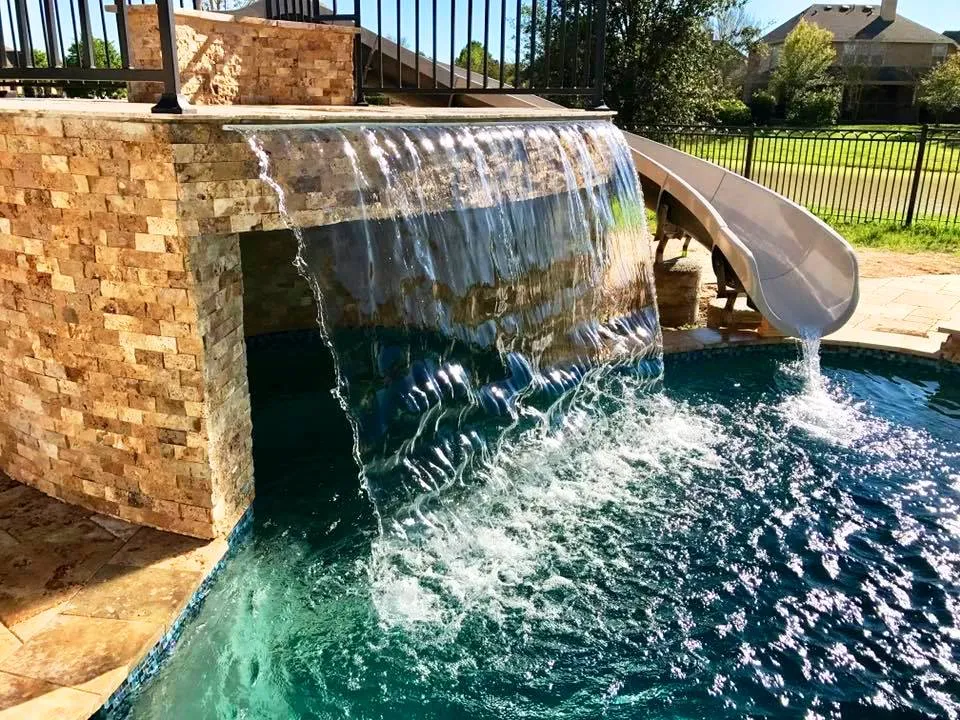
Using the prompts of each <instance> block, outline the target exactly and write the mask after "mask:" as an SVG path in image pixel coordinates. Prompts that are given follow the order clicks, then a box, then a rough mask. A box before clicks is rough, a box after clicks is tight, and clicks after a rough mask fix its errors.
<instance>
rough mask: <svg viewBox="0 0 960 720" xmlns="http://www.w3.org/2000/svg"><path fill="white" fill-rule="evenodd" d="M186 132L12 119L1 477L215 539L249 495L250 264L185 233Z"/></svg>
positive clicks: (2, 236)
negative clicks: (245, 331)
mask: <svg viewBox="0 0 960 720" xmlns="http://www.w3.org/2000/svg"><path fill="white" fill-rule="evenodd" d="M173 130H174V126H173V125H170V124H165V123H154V122H120V121H113V120H104V119H100V118H95V119H89V118H84V117H82V116H56V115H47V114H39V115H28V114H25V113H18V114H11V113H3V114H0V411H2V419H0V467H2V469H3V470H4V471H5V472H7V473H8V474H9V475H11V476H12V477H14V478H16V479H17V480H20V481H22V482H25V483H27V484H29V485H32V486H34V487H37V488H39V489H40V490H42V491H44V492H46V493H48V494H50V495H53V496H55V497H58V498H61V499H63V500H66V501H68V502H73V503H77V504H80V505H83V506H86V507H89V508H92V509H94V510H97V511H99V512H102V513H105V514H108V515H113V516H116V517H121V518H123V519H126V520H130V521H133V522H137V523H144V524H147V525H153V526H156V527H160V528H164V529H167V530H172V531H175V532H181V533H185V534H189V535H195V536H199V537H212V536H215V535H221V534H223V533H225V532H226V531H228V530H229V529H230V527H232V526H233V524H234V523H235V521H236V520H237V518H238V517H239V514H240V513H241V512H242V511H243V509H245V508H246V507H247V506H248V505H249V502H250V500H251V498H252V494H253V485H252V463H251V454H250V432H249V430H250V420H249V408H248V404H249V398H248V395H247V391H246V372H245V357H244V354H243V337H242V322H243V320H242V307H241V302H242V300H241V297H242V282H241V273H240V255H239V246H238V243H237V237H236V236H235V235H227V236H223V237H218V238H205V237H201V236H199V235H197V234H193V235H189V234H187V232H186V231H185V228H184V223H183V221H182V219H181V218H182V217H184V215H189V214H190V213H189V208H188V207H186V206H185V204H184V203H183V202H182V200H181V198H180V195H181V191H180V185H179V175H180V168H179V166H178V165H177V163H176V162H175V156H176V152H175V145H174V144H173V140H174V135H175V133H174V132H173Z"/></svg>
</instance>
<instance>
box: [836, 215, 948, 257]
mask: <svg viewBox="0 0 960 720" xmlns="http://www.w3.org/2000/svg"><path fill="white" fill-rule="evenodd" d="M833 227H834V228H835V229H836V230H837V232H839V233H840V234H841V235H843V236H844V237H845V238H846V239H847V240H848V241H849V242H850V244H851V245H853V246H855V247H865V248H878V249H883V250H894V251H897V252H908V253H914V252H941V253H951V254H955V255H960V226H954V227H943V226H937V225H924V224H917V225H913V226H911V227H908V228H905V227H903V225H901V224H899V223H887V224H885V223H862V224H856V225H851V224H836V225H834V226H833Z"/></svg>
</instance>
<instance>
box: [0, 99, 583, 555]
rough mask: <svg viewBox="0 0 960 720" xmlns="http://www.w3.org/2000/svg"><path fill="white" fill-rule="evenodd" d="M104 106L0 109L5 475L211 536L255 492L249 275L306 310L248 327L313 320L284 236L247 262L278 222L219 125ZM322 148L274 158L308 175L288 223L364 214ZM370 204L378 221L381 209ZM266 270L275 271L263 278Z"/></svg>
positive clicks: (225, 527) (259, 293)
mask: <svg viewBox="0 0 960 720" xmlns="http://www.w3.org/2000/svg"><path fill="white" fill-rule="evenodd" d="M65 107H68V106H65ZM97 107H98V108H100V109H101V111H100V113H99V114H96V113H94V114H91V113H89V112H84V110H83V108H74V109H64V110H63V111H60V110H58V109H57V108H53V109H47V110H35V109H23V107H14V108H10V109H4V108H0V470H2V471H4V472H6V473H8V474H9V475H10V476H11V477H13V478H15V479H17V480H19V481H21V482H24V483H27V484H29V485H32V486H34V487H36V488H38V489H40V490H42V491H43V492H46V493H48V494H50V495H53V496H55V497H58V498H61V499H63V500H65V501H67V502H72V503H76V504H79V505H82V506H85V507H88V508H91V509H94V510H96V511H98V512H101V513H104V514H107V515H112V516H116V517H120V518H123V519H126V520H129V521H132V522H137V523H143V524H147V525H152V526H155V527H158V528H162V529H165V530H170V531H174V532H180V533H184V534H188V535H194V536H197V537H213V536H219V535H223V534H225V533H226V532H228V531H229V529H230V528H231V527H232V526H233V525H234V524H235V522H236V521H237V519H238V518H239V517H240V515H241V514H242V512H243V511H244V510H245V509H246V508H247V507H248V506H249V504H250V502H251V500H252V498H253V466H252V454H251V425H250V409H249V393H248V388H247V376H246V357H245V349H244V343H243V336H244V330H245V326H244V309H243V307H244V275H245V274H246V275H247V276H250V277H252V278H254V279H252V280H251V286H252V287H255V288H258V289H257V290H256V292H255V295H254V298H259V299H261V300H263V302H265V303H268V304H269V303H282V302H283V299H284V298H288V299H290V298H294V299H295V302H297V303H298V304H299V309H298V310H296V311H292V312H291V313H287V312H286V311H281V310H278V311H277V312H276V313H272V314H271V313H270V312H266V310H268V309H269V308H265V307H258V306H257V305H256V304H254V305H253V306H252V307H254V308H256V312H257V317H253V318H251V320H252V322H251V323H250V324H249V327H247V330H248V332H249V331H251V330H252V331H253V332H251V333H250V334H254V333H256V332H266V331H270V330H278V329H288V327H284V325H288V326H289V325H299V326H303V323H305V322H306V318H307V313H309V314H310V316H313V315H315V312H314V311H313V309H312V308H307V306H306V303H305V302H304V292H305V288H304V286H303V285H298V284H297V281H296V279H295V278H294V276H293V274H292V273H291V272H290V270H291V266H290V264H289V263H290V262H291V261H292V260H293V253H294V250H295V246H294V244H293V243H291V242H290V236H289V234H286V233H281V234H276V233H269V232H267V233H258V234H257V235H255V236H249V237H245V238H244V248H245V250H244V254H245V257H244V258H242V257H241V242H240V234H241V233H247V232H250V231H263V230H268V231H269V230H281V229H283V228H285V224H284V221H283V219H282V218H281V217H280V216H279V213H278V200H277V197H276V195H275V193H274V192H273V190H272V189H271V188H269V187H267V186H266V184H265V183H263V182H262V181H261V180H259V166H258V163H257V161H256V160H255V158H254V157H253V155H252V153H251V151H250V148H249V146H248V144H247V142H246V141H245V140H244V138H243V137H241V136H240V135H239V134H238V133H236V132H232V131H228V130H224V129H223V128H222V124H223V122H224V118H223V117H222V116H210V115H195V116H184V117H171V116H166V117H164V116H150V115H144V114H138V113H134V112H128V113H121V114H117V115H113V114H106V113H103V112H102V105H98V106H97ZM121 107H125V106H121ZM297 145H298V146H300V145H301V143H300V142H298V143H297ZM316 149H317V148H314V150H316ZM361 155H362V156H361V158H360V160H359V162H360V163H361V165H362V167H363V168H364V169H365V171H366V172H369V173H373V172H375V170H376V159H375V158H373V157H367V155H368V154H366V153H363V154H361ZM318 157H320V156H318V155H313V156H312V158H311V156H310V150H309V149H307V148H302V147H301V148H300V149H299V150H290V151H289V152H286V153H283V157H282V158H279V157H276V158H275V161H276V162H277V163H278V164H279V163H290V164H293V165H301V166H302V167H300V168H286V169H289V170H296V171H297V172H294V173H292V174H290V175H288V176H289V177H296V178H297V182H296V184H295V185H294V186H291V187H289V188H287V192H288V196H287V200H288V204H289V207H290V208H291V209H292V211H293V215H294V217H295V220H296V222H298V223H299V224H301V225H304V226H311V225H326V224H329V223H332V222H339V221H342V220H350V219H357V218H359V217H361V216H362V215H363V213H364V211H363V210H361V208H360V207H359V201H360V197H359V195H358V193H357V191H356V187H355V183H354V174H353V168H352V167H350V165H349V163H342V162H319V161H318ZM432 161H433V162H437V163H440V164H441V166H442V167H444V168H446V165H445V164H444V163H447V162H448V160H447V159H446V158H445V156H444V155H442V154H439V153H438V154H437V155H436V156H434V159H433V160H432ZM311 167H312V168H313V172H305V170H306V169H308V168H311ZM537 167H540V168H541V175H540V176H538V177H534V178H531V181H530V183H529V184H525V185H524V188H523V189H522V191H523V193H525V194H532V195H534V196H540V195H545V194H549V193H553V192H558V191H562V190H564V189H565V188H566V180H564V179H563V173H562V172H561V171H560V170H561V169H559V168H551V167H550V166H549V165H547V166H544V165H542V164H541V165H537ZM514 170H515V169H514V168H512V167H510V166H509V165H508V164H504V166H503V167H500V166H499V165H497V164H496V163H492V166H491V168H490V171H491V172H505V173H509V172H513V171H514ZM300 171H304V172H300ZM298 173H299V174H298ZM578 181H582V178H581V179H578ZM440 185H442V183H440V184H439V185H438V186H437V187H434V188H427V189H426V190H427V192H428V197H429V204H430V206H431V207H444V206H446V207H449V202H450V198H449V194H450V193H451V192H452V189H451V188H450V187H449V186H447V187H440ZM459 192H460V193H466V194H469V193H471V192H477V195H476V202H477V203H483V202H484V201H485V200H484V197H483V194H482V193H480V192H479V191H478V190H477V189H475V188H460V189H459ZM364 199H365V201H366V203H367V204H366V210H365V212H366V213H367V215H368V216H370V217H378V216H383V215H384V214H386V213H387V212H388V211H389V209H388V208H387V207H385V206H384V205H382V204H381V203H380V202H379V201H378V200H377V199H376V198H371V197H366V198H364ZM487 201H489V199H488V198H487ZM278 239H279V240H280V241H281V242H282V247H281V246H277V247H272V243H273V242H274V241H275V240H278ZM251 243H252V244H253V245H252V246H251V247H252V248H253V249H252V250H250V251H248V250H247V247H248V245H249V244H251ZM248 262H249V267H244V266H245V265H246V264H247V263H248ZM272 263H281V264H282V270H281V271H279V272H277V273H274V274H273V275H272V276H269V275H268V276H267V277H266V279H264V278H263V277H260V275H261V273H265V272H266V271H267V270H268V269H269V267H270V265H271V264H272ZM275 282H279V283H281V284H282V285H283V287H279V288H277V287H276V286H271V283H275ZM264 299H265V300H264ZM271 318H272V319H271Z"/></svg>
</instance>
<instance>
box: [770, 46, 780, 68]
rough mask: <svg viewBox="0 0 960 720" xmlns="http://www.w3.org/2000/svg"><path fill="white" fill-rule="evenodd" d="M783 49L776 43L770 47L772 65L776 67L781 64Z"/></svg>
mask: <svg viewBox="0 0 960 720" xmlns="http://www.w3.org/2000/svg"><path fill="white" fill-rule="evenodd" d="M782 51H783V48H782V47H780V46H779V45H774V46H773V47H772V48H770V67H776V66H777V65H779V64H780V53H781V52H782Z"/></svg>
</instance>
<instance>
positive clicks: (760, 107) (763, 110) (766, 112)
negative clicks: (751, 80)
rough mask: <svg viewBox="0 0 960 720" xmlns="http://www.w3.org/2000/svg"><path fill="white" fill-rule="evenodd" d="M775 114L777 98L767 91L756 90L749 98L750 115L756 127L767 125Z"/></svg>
mask: <svg viewBox="0 0 960 720" xmlns="http://www.w3.org/2000/svg"><path fill="white" fill-rule="evenodd" d="M776 112H777V97H776V95H774V94H773V93H772V92H770V91H769V90H757V91H756V92H755V93H754V94H753V97H751V98H750V114H751V115H752V116H753V121H754V122H755V123H756V124H757V125H769V124H770V123H771V122H772V121H773V116H774V115H775V114H776Z"/></svg>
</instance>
